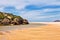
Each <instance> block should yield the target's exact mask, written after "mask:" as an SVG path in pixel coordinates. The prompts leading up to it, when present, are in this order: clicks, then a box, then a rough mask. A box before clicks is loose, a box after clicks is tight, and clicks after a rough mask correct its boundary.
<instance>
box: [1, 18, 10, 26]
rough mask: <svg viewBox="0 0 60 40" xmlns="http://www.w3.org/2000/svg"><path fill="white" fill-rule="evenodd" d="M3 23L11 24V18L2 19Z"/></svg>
mask: <svg viewBox="0 0 60 40" xmlns="http://www.w3.org/2000/svg"><path fill="white" fill-rule="evenodd" d="M2 24H3V25H9V24H10V20H9V19H8V18H4V19H3V20H2Z"/></svg>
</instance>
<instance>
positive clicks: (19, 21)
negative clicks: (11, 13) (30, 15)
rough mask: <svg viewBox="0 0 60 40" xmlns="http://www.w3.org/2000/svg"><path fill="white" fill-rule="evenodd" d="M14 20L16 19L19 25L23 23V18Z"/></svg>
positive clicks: (16, 23) (15, 21)
mask: <svg viewBox="0 0 60 40" xmlns="http://www.w3.org/2000/svg"><path fill="white" fill-rule="evenodd" d="M13 21H14V23H15V25H19V24H22V23H23V20H22V19H20V18H15V19H14V20H13Z"/></svg>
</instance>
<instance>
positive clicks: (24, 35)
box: [0, 24, 60, 40]
mask: <svg viewBox="0 0 60 40" xmlns="http://www.w3.org/2000/svg"><path fill="white" fill-rule="evenodd" d="M0 40H60V25H57V24H55V25H54V24H49V25H46V26H41V27H36V28H27V29H24V30H18V29H16V30H11V31H4V32H3V31H1V32H0Z"/></svg>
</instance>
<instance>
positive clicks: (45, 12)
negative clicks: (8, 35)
mask: <svg viewBox="0 0 60 40" xmlns="http://www.w3.org/2000/svg"><path fill="white" fill-rule="evenodd" d="M0 11H2V12H9V13H13V14H15V15H19V16H22V17H23V18H25V19H28V20H29V21H30V22H52V21H54V20H60V0H0Z"/></svg>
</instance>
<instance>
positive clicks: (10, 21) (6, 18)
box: [0, 12, 29, 25]
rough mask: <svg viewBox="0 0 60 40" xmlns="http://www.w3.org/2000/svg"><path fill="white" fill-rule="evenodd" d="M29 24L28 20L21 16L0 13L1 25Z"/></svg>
mask: <svg viewBox="0 0 60 40" xmlns="http://www.w3.org/2000/svg"><path fill="white" fill-rule="evenodd" d="M20 24H29V22H28V20H26V19H23V18H22V17H21V16H17V15H13V14H11V13H4V12H0V25H20Z"/></svg>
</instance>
